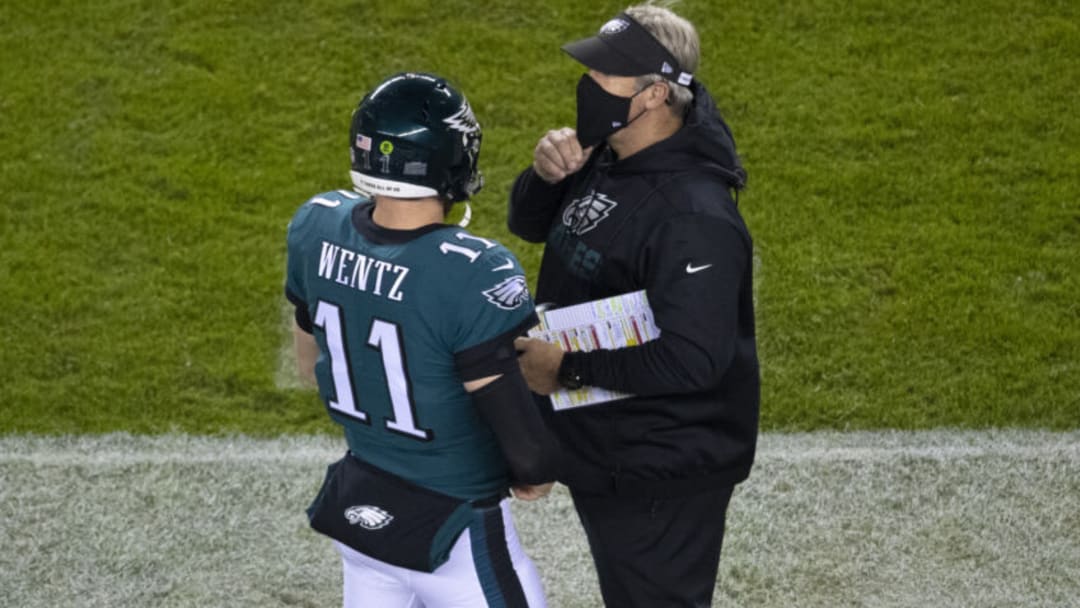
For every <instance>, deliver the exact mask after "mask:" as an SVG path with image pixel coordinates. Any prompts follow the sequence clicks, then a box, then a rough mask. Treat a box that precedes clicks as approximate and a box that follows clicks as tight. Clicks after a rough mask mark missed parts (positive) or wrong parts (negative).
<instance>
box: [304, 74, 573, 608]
mask: <svg viewBox="0 0 1080 608" xmlns="http://www.w3.org/2000/svg"><path fill="white" fill-rule="evenodd" d="M480 141H481V129H480V125H479V123H478V122H477V120H476V118H475V116H474V114H473V111H472V108H471V107H470V106H469V103H468V101H466V99H465V97H464V96H463V95H462V94H461V93H460V92H458V91H457V90H456V89H455V88H454V87H452V86H451V85H450V84H449V83H447V82H446V81H445V80H444V79H442V78H439V77H437V76H434V75H430V74H411V73H404V74H397V75H394V76H392V77H390V78H389V79H387V80H386V81H384V82H382V83H381V84H379V85H378V86H377V87H376V88H375V89H374V90H372V91H371V92H370V93H368V94H367V95H366V96H365V97H364V98H363V100H362V101H361V102H360V104H359V107H358V108H357V109H356V110H355V112H354V113H353V117H352V125H351V129H350V133H349V145H350V150H351V155H352V171H351V175H352V181H353V185H354V186H355V192H354V191H348V190H337V191H333V192H327V193H323V194H319V195H317V196H315V197H313V198H311V199H310V200H309V201H307V202H306V203H304V204H303V205H302V206H301V207H300V209H299V210H298V211H297V212H296V214H295V216H294V217H293V218H292V222H291V223H290V224H289V229H288V271H287V279H286V287H285V293H286V296H287V297H288V299H289V301H290V302H291V303H292V304H293V305H294V306H295V307H296V314H295V324H294V336H295V343H296V349H297V357H298V363H299V366H300V370H301V373H302V374H304V375H306V376H307V377H308V378H310V379H314V380H315V381H316V382H317V384H318V390H319V395H320V397H321V398H322V400H323V402H324V403H325V404H326V408H327V411H328V412H329V414H330V417H331V418H332V419H333V420H334V421H335V422H337V423H338V424H340V425H341V426H342V427H343V429H344V434H345V439H346V442H347V444H348V452H347V453H346V455H345V457H344V458H343V459H342V460H341V461H338V462H337V463H334V464H333V465H331V467H330V468H329V470H328V472H327V476H326V480H325V482H324V484H323V487H322V489H321V490H320V492H319V496H318V497H317V498H316V499H315V500H314V502H313V503H312V505H311V506H310V507H309V509H308V516H309V519H310V521H311V525H312V527H313V528H315V529H316V530H318V531H320V532H322V533H324V534H326V535H328V536H330V537H331V538H333V539H334V544H335V546H336V547H337V549H338V550H339V551H340V553H341V556H342V561H343V568H344V606H345V607H346V608H356V607H361V606H365V607H377V608H396V607H403V608H404V607H408V608H415V607H419V606H424V607H426V608H441V607H451V606H462V607H465V606H469V607H474V606H507V607H518V606H520V607H536V606H543V605H544V597H543V591H542V589H541V584H540V579H539V577H538V575H537V572H536V569H535V567H534V565H533V563H532V562H531V560H530V559H529V558H528V557H527V556H526V555H525V554H524V552H523V551H522V548H521V546H520V544H519V542H518V538H517V535H516V532H515V529H514V525H513V521H512V518H511V514H510V510H509V507H508V500H507V497H508V495H509V494H508V489H509V488H510V487H511V486H513V487H514V493H515V494H516V495H517V496H518V497H519V498H524V499H535V498H539V497H541V496H543V495H544V494H546V493H547V492H548V491H549V490H550V487H551V483H550V482H551V481H552V480H553V479H554V478H555V476H556V471H555V467H556V465H555V463H556V461H557V456H556V445H555V443H554V442H553V440H552V439H551V436H550V435H549V434H548V432H547V430H546V428H545V427H544V425H543V422H542V420H541V418H540V415H539V412H538V411H537V410H536V409H535V406H534V404H533V401H532V399H531V397H530V394H529V392H528V388H527V386H526V384H525V382H524V380H523V378H522V376H521V372H520V369H519V367H518V365H517V360H516V352H515V349H514V346H513V341H514V338H515V337H517V336H519V335H521V334H522V333H523V332H524V331H525V330H526V329H527V328H529V327H530V326H532V325H534V324H535V323H536V316H535V312H534V309H533V301H532V298H531V296H530V295H529V292H528V289H527V287H526V282H525V276H524V272H523V271H522V268H521V265H520V264H519V263H518V260H517V259H516V258H515V257H514V255H513V254H511V253H510V251H508V250H507V249H506V248H505V247H503V246H502V245H500V244H499V243H497V242H495V241H493V240H490V239H487V238H483V237H480V236H477V235H474V234H472V233H470V232H468V231H467V230H465V229H464V228H463V227H461V226H458V225H453V224H447V223H444V222H445V219H446V215H447V212H448V211H449V209H450V208H451V206H452V205H453V204H454V203H458V202H463V201H466V200H467V199H469V198H470V197H471V196H472V195H473V194H475V193H476V192H477V191H478V190H479V189H480V187H481V185H482V183H483V182H482V179H481V175H480V172H479V171H478V169H477V158H478V155H479V152H480Z"/></svg>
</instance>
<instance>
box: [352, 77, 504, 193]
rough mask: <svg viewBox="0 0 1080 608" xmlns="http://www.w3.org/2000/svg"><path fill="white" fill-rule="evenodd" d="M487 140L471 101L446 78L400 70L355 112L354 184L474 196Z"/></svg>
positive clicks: (363, 187)
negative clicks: (483, 139)
mask: <svg viewBox="0 0 1080 608" xmlns="http://www.w3.org/2000/svg"><path fill="white" fill-rule="evenodd" d="M480 139H481V131H480V123H478V122H477V121H476V117H475V116H474V115H473V111H472V108H471V107H470V106H469V102H468V101H467V100H466V99H465V96H464V95H462V94H461V93H460V92H458V91H457V90H456V89H454V88H453V87H452V86H450V84H449V83H447V82H446V80H444V79H442V78H439V77H438V76H434V75H432V74H413V73H401V74H395V75H394V76H391V77H390V78H388V79H386V80H385V81H383V83H382V84H380V85H379V86H378V87H376V88H375V89H374V90H373V91H371V92H370V93H368V94H367V95H366V96H365V97H364V99H363V100H362V101H361V102H360V105H359V106H358V107H357V108H356V110H355V111H354V112H353V115H352V127H351V128H350V129H349V148H350V152H351V156H352V171H351V172H350V174H351V175H352V180H353V184H354V185H355V186H356V189H357V190H358V191H360V192H362V193H364V194H368V195H376V194H381V195H384V196H392V197H396V198H422V197H426V196H437V197H440V198H443V199H444V200H447V201H450V202H459V201H465V200H468V199H469V197H471V196H472V195H474V194H476V193H477V192H478V191H479V190H480V188H481V187H482V186H483V184H484V180H483V176H481V175H480V171H479V170H478V169H477V167H476V162H477V159H478V158H479V156H480Z"/></svg>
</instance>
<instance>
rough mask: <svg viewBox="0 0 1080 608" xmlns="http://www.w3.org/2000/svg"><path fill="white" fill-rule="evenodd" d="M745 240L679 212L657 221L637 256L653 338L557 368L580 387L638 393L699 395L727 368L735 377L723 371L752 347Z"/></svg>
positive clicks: (720, 222) (574, 356)
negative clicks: (570, 372)
mask: <svg viewBox="0 0 1080 608" xmlns="http://www.w3.org/2000/svg"><path fill="white" fill-rule="evenodd" d="M748 239H749V237H748V236H746V235H745V234H744V233H743V232H742V231H740V230H739V229H738V228H737V227H736V226H735V225H734V224H732V223H730V222H729V221H728V220H724V219H720V218H711V217H702V216H700V215H687V216H684V217H681V218H675V219H673V220H672V221H669V222H665V224H664V225H662V226H660V227H658V228H657V230H655V231H654V232H653V234H652V235H651V237H650V238H649V239H648V241H647V242H646V244H645V247H644V251H643V255H644V256H645V257H644V259H646V260H648V262H647V266H648V267H647V268H646V269H644V274H645V276H646V285H647V293H648V297H649V305H650V307H651V308H652V310H653V314H654V316H655V318H656V324H657V326H658V327H659V328H660V337H659V338H657V339H656V340H652V341H650V342H647V343H645V344H642V345H639V346H633V347H628V348H619V349H616V350H598V351H592V352H587V353H567V354H566V359H565V365H568V366H571V367H573V368H574V369H575V370H576V371H577V372H578V373H579V374H580V376H581V379H582V381H583V382H584V383H585V384H588V385H592V386H599V387H602V388H607V389H612V390H619V391H626V392H630V393H634V394H636V395H641V396H649V395H662V394H676V393H689V392H696V391H701V390H705V389H709V388H713V387H715V386H717V384H718V383H719V382H720V381H721V379H722V378H723V377H724V375H725V374H726V373H728V372H729V371H734V372H735V373H736V374H739V373H742V371H743V370H732V369H731V366H732V365H733V364H739V365H742V364H743V363H744V362H746V364H749V362H751V361H756V354H754V356H749V355H751V354H753V353H756V350H755V349H756V347H755V345H754V337H753V332H754V329H753V311H752V298H753V294H752V275H751V268H750V264H751V263H752V255H751V249H750V244H749V241H748ZM706 265H708V267H707V268H703V269H701V270H697V271H694V272H687V268H688V267H689V268H691V270H693V269H694V268H695V267H696V268H702V267H705V266H706ZM747 349H749V350H747ZM743 351H745V352H743ZM745 371H746V373H750V372H751V371H755V370H751V369H747V370H745Z"/></svg>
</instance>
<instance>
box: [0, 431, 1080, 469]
mask: <svg viewBox="0 0 1080 608" xmlns="http://www.w3.org/2000/svg"><path fill="white" fill-rule="evenodd" d="M344 450H345V442H344V440H343V439H341V438H339V437H332V436H285V437H280V438H276V439H256V438H250V437H243V436H240V437H208V436H197V435H177V434H172V435H154V436H143V435H128V434H124V433H112V434H107V435H80V436H57V437H45V436H20V435H9V436H0V464H7V463H12V464H14V463H26V464H33V465H41V466H71V465H91V466H126V465H137V464H169V463H179V464H213V463H233V462H236V463H253V464H256V463H262V462H265V463H275V464H282V463H285V464H288V463H295V464H305V465H306V464H326V463H329V462H330V461H333V460H336V459H337V458H340V457H341V455H342V454H343V453H344ZM905 458H909V459H920V460H961V459H971V458H990V459H1053V460H1068V461H1080V432H1071V433H1052V432H1044V431H983V432H980V431H955V432H950V431H914V432H897V431H890V432H883V433H874V432H851V433H839V432H822V433H804V434H794V435H788V434H773V433H765V434H763V435H762V436H761V441H760V443H759V446H758V452H757V461H758V462H769V461H780V462H814V461H826V462H828V461H831V462H838V461H852V462H885V461H896V460H899V459H905Z"/></svg>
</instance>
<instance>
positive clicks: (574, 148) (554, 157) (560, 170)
mask: <svg viewBox="0 0 1080 608" xmlns="http://www.w3.org/2000/svg"><path fill="white" fill-rule="evenodd" d="M592 151H593V147H592V146H589V147H588V148H585V149H584V150H582V149H581V144H580V143H578V139H577V132H575V131H574V130H573V129H571V128H570V127H563V128H561V129H555V130H552V131H548V132H547V134H546V135H544V136H543V137H541V138H540V142H539V143H537V144H536V149H535V150H533V171H534V172H536V174H537V175H539V176H540V179H542V180H544V181H545V182H547V183H549V184H557V183H559V182H561V181H562V180H564V179H566V176H567V175H573V174H574V173H577V172H578V170H579V169H581V168H582V167H583V166H585V161H586V160H588V159H589V154H592Z"/></svg>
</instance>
